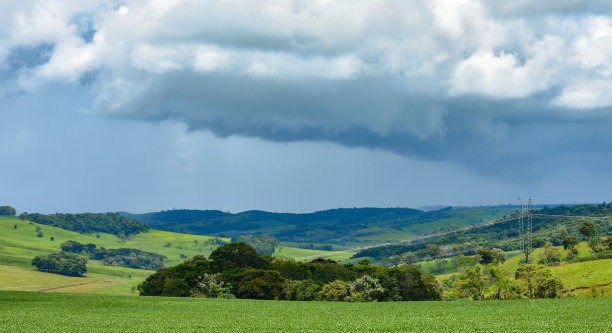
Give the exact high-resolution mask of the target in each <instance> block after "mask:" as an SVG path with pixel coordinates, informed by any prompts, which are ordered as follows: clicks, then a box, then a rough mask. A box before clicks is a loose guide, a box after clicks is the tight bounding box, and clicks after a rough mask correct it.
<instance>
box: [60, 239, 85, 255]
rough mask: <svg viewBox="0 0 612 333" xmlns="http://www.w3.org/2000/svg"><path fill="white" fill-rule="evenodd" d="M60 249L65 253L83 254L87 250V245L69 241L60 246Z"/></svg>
mask: <svg viewBox="0 0 612 333" xmlns="http://www.w3.org/2000/svg"><path fill="white" fill-rule="evenodd" d="M60 248H61V249H62V251H64V252H72V253H81V252H83V250H85V248H86V247H85V244H81V243H79V242H77V241H73V240H69V241H65V242H63V243H62V244H60Z"/></svg>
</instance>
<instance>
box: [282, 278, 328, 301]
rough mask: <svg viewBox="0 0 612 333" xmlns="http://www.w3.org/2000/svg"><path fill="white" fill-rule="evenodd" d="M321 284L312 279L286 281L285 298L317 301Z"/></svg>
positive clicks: (319, 297) (319, 298) (319, 296)
mask: <svg viewBox="0 0 612 333" xmlns="http://www.w3.org/2000/svg"><path fill="white" fill-rule="evenodd" d="M322 288H323V284H322V283H320V282H318V281H313V280H310V279H308V280H301V281H287V292H286V298H287V300H289V301H319V300H321V294H320V293H319V292H320V291H321V289H322Z"/></svg>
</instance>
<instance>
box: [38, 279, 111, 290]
mask: <svg viewBox="0 0 612 333" xmlns="http://www.w3.org/2000/svg"><path fill="white" fill-rule="evenodd" d="M98 281H100V280H93V281H89V282H83V283H77V284H70V285H67V286H61V287H55V288H47V289H41V290H39V291H38V292H41V293H44V292H46V291H54V290H58V289H63V288H70V287H76V286H82V285H86V284H92V283H95V282H98Z"/></svg>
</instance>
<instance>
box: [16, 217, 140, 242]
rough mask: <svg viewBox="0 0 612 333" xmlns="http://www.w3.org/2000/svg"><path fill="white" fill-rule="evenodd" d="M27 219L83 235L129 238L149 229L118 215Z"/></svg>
mask: <svg viewBox="0 0 612 333" xmlns="http://www.w3.org/2000/svg"><path fill="white" fill-rule="evenodd" d="M25 218H27V219H29V220H30V221H32V222H35V223H39V224H45V225H51V226H54V227H58V228H62V229H66V230H70V231H77V232H81V233H91V232H105V233H109V234H115V235H123V236H129V235H133V234H138V233H140V232H143V231H146V230H147V229H148V227H147V226H146V225H143V224H140V223H139V222H136V221H134V220H130V219H128V218H125V217H123V216H121V215H119V214H117V213H106V214H93V213H83V214H52V215H43V214H29V215H27V216H26V217H25Z"/></svg>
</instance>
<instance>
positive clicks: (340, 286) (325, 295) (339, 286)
mask: <svg viewBox="0 0 612 333" xmlns="http://www.w3.org/2000/svg"><path fill="white" fill-rule="evenodd" d="M350 288H351V286H350V285H349V284H348V283H347V282H345V281H342V280H336V281H332V282H330V283H328V284H326V285H324V286H323V288H322V289H321V291H320V292H319V293H320V295H321V300H322V301H332V302H343V301H349V300H350V297H351V289H350Z"/></svg>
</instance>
